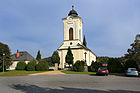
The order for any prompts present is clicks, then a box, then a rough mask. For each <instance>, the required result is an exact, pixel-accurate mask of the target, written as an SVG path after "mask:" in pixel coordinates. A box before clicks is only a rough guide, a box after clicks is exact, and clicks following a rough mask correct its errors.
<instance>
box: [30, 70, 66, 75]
mask: <svg viewBox="0 0 140 93" xmlns="http://www.w3.org/2000/svg"><path fill="white" fill-rule="evenodd" d="M64 74H65V73H62V72H61V71H48V72H41V73H35V74H29V76H34V75H64Z"/></svg>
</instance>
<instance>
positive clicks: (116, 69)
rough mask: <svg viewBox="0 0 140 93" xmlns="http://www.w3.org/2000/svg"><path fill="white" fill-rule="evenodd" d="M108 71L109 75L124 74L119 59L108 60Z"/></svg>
mask: <svg viewBox="0 0 140 93" xmlns="http://www.w3.org/2000/svg"><path fill="white" fill-rule="evenodd" d="M108 70H109V72H111V73H121V72H124V69H123V66H122V64H121V62H120V58H109V60H108Z"/></svg>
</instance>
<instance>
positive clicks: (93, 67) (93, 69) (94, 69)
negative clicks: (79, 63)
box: [89, 62, 102, 72]
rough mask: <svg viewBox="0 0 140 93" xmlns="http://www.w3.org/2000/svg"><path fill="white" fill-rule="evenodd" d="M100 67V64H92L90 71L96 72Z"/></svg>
mask: <svg viewBox="0 0 140 93" xmlns="http://www.w3.org/2000/svg"><path fill="white" fill-rule="evenodd" d="M101 66H102V63H101V62H92V64H91V66H90V69H89V70H90V71H92V72H97V71H98V68H99V67H101Z"/></svg>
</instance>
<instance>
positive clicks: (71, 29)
mask: <svg viewBox="0 0 140 93" xmlns="http://www.w3.org/2000/svg"><path fill="white" fill-rule="evenodd" d="M69 40H73V28H70V29H69Z"/></svg>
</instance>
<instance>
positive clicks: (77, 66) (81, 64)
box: [73, 61, 85, 72]
mask: <svg viewBox="0 0 140 93" xmlns="http://www.w3.org/2000/svg"><path fill="white" fill-rule="evenodd" d="M73 70H74V71H76V72H83V71H84V70H85V68H84V61H76V63H75V64H74V65H73Z"/></svg>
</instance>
